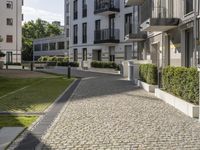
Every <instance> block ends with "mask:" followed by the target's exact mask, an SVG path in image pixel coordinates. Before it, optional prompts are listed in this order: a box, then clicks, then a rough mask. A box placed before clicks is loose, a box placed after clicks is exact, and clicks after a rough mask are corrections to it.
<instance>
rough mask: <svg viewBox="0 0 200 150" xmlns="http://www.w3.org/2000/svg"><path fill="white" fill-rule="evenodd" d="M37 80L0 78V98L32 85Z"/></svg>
mask: <svg viewBox="0 0 200 150" xmlns="http://www.w3.org/2000/svg"><path fill="white" fill-rule="evenodd" d="M37 80H38V79H13V78H5V77H0V83H1V84H0V97H1V96H3V95H5V94H7V93H10V92H12V91H15V90H17V89H20V88H23V87H25V86H28V85H30V84H33V83H34V82H35V81H37Z"/></svg>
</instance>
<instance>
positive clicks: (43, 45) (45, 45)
mask: <svg viewBox="0 0 200 150" xmlns="http://www.w3.org/2000/svg"><path fill="white" fill-rule="evenodd" d="M48 49H49V46H48V43H44V44H42V50H43V51H48Z"/></svg>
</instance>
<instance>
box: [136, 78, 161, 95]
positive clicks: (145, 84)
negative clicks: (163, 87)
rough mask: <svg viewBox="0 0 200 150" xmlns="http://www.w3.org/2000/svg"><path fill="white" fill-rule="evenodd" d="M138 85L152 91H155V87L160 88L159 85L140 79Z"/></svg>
mask: <svg viewBox="0 0 200 150" xmlns="http://www.w3.org/2000/svg"><path fill="white" fill-rule="evenodd" d="M138 86H139V87H141V88H143V89H144V90H145V91H147V92H150V93H154V92H155V89H156V88H158V86H157V85H152V84H148V83H145V82H142V81H140V80H138Z"/></svg>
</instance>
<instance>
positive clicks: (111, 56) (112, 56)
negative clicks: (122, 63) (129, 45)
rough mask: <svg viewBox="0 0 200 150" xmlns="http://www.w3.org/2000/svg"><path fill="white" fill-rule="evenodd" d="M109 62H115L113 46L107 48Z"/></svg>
mask: <svg viewBox="0 0 200 150" xmlns="http://www.w3.org/2000/svg"><path fill="white" fill-rule="evenodd" d="M109 61H110V62H115V47H114V46H110V47H109Z"/></svg>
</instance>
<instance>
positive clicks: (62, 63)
mask: <svg viewBox="0 0 200 150" xmlns="http://www.w3.org/2000/svg"><path fill="white" fill-rule="evenodd" d="M69 65H70V66H71V67H79V63H78V62H58V63H57V66H63V67H66V66H69Z"/></svg>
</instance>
